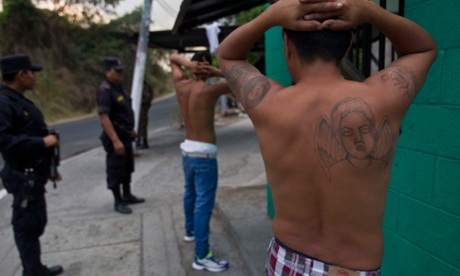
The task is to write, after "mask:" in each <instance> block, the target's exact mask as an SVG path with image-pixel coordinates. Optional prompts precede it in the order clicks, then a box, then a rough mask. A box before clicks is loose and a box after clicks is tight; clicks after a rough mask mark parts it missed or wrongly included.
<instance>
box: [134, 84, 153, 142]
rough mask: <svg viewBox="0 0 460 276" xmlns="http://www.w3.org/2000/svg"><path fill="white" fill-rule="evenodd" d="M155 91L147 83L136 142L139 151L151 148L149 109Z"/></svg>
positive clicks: (143, 93)
mask: <svg viewBox="0 0 460 276" xmlns="http://www.w3.org/2000/svg"><path fill="white" fill-rule="evenodd" d="M152 99H153V89H152V87H151V86H150V85H149V84H148V83H147V82H146V81H145V82H144V89H143V90H142V99H141V110H140V114H139V137H138V139H137V142H136V147H137V148H138V149H148V148H149V141H148V140H149V138H148V124H149V109H150V106H151V105H152Z"/></svg>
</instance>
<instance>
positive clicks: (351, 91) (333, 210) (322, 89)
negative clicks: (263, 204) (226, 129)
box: [249, 78, 407, 269]
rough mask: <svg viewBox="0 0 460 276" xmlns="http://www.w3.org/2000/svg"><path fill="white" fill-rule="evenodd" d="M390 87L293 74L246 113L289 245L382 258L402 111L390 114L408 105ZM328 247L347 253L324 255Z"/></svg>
mask: <svg viewBox="0 0 460 276" xmlns="http://www.w3.org/2000/svg"><path fill="white" fill-rule="evenodd" d="M388 92H390V91H388ZM389 94H390V93H386V95H388V96H385V93H384V91H382V89H378V88H376V87H372V86H370V85H368V84H367V83H358V82H351V81H346V80H343V79H340V78H336V79H335V80H331V79H328V80H327V81H325V82H318V83H314V84H313V83H308V82H305V83H303V82H299V83H298V84H297V85H295V86H292V87H289V88H285V89H283V90H280V91H278V92H277V93H273V94H267V96H266V97H265V99H264V101H263V103H261V104H260V105H259V106H258V108H257V111H254V114H250V116H251V118H252V120H253V122H254V124H255V127H256V131H257V135H258V138H259V143H260V147H261V152H262V155H263V158H264V161H265V166H266V171H267V178H268V182H269V183H270V187H271V189H272V191H273V196H274V198H273V201H274V204H275V210H276V215H275V218H274V222H273V227H274V229H273V230H274V234H275V236H276V237H277V238H278V239H280V240H281V241H283V243H285V244H286V245H287V246H289V247H291V248H293V249H295V250H298V251H300V252H304V253H306V254H308V255H312V256H313V257H315V258H318V259H320V260H324V261H330V262H331V263H335V264H341V263H345V264H347V265H348V266H350V264H353V267H358V268H361V269H362V268H366V269H375V268H377V267H378V266H379V265H380V261H379V260H380V259H381V257H382V256H381V253H382V251H383V250H382V249H383V243H382V241H383V240H382V233H381V230H382V225H381V218H382V216H383V212H384V207H385V199H386V191H387V188H388V183H389V179H390V175H391V166H392V164H391V160H392V157H393V155H394V149H395V147H396V141H397V136H398V130H399V125H400V122H401V118H402V117H401V116H394V115H393V116H394V117H391V118H390V117H388V116H389V114H390V113H391V114H393V113H394V111H391V112H390V109H395V108H396V107H395V106H396V105H398V104H399V107H398V108H399V109H400V112H399V114H403V109H406V108H407V106H406V105H405V104H402V105H401V102H399V103H396V102H394V103H393V105H392V103H391V96H389ZM325 111H328V112H325ZM249 113H251V112H249ZM292 222H296V223H292ZM334 251H336V252H346V254H344V255H342V256H340V255H338V254H337V255H335V258H334V259H330V257H329V256H328V255H329V252H334ZM357 255H360V256H359V258H357ZM358 260H359V261H363V260H366V261H365V262H357V261H358ZM373 260H377V261H376V262H375V265H373V264H372V263H374V261H373Z"/></svg>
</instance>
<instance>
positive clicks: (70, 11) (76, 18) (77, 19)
mask: <svg viewBox="0 0 460 276" xmlns="http://www.w3.org/2000/svg"><path fill="white" fill-rule="evenodd" d="M25 1H30V0H25ZM33 1H34V2H35V3H37V4H40V3H44V4H47V5H48V6H51V7H52V8H53V10H54V11H55V12H56V13H57V14H59V15H60V16H65V17H67V18H68V20H69V21H71V22H73V23H79V24H81V25H84V26H86V25H90V24H93V23H96V22H100V23H102V22H105V21H106V19H107V17H108V16H110V15H114V13H115V12H114V8H115V7H116V6H117V5H118V3H119V2H120V0H33Z"/></svg>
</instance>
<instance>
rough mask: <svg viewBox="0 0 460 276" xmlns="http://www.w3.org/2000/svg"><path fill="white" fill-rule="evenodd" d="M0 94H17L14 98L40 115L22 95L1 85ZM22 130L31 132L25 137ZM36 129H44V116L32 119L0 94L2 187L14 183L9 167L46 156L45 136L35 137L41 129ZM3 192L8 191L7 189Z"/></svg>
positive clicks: (40, 134)
mask: <svg viewBox="0 0 460 276" xmlns="http://www.w3.org/2000/svg"><path fill="white" fill-rule="evenodd" d="M0 91H8V92H9V93H11V92H12V93H16V94H17V95H16V96H17V97H20V98H21V99H23V100H25V101H27V102H28V104H30V106H31V107H33V108H35V109H36V112H35V113H36V114H40V115H41V112H40V111H39V110H38V109H37V108H36V107H35V106H34V104H33V103H32V102H31V101H29V100H27V99H26V98H25V97H24V96H23V95H22V94H20V93H18V92H16V91H14V90H12V89H10V88H9V87H7V86H5V85H0ZM37 119H38V120H39V121H37ZM25 126H31V129H29V130H28V131H31V133H28V134H25V133H24V132H25ZM37 127H43V128H45V127H46V124H45V122H44V120H43V115H41V118H33V117H32V116H31V114H29V112H28V111H27V110H25V109H24V108H23V107H22V106H21V105H20V104H19V103H18V101H16V100H14V99H12V98H10V97H9V96H7V95H4V94H2V93H0V151H1V153H2V155H3V159H4V160H5V166H4V168H3V169H2V171H1V172H0V177H1V178H2V179H3V180H4V184H5V186H8V185H7V184H8V183H7V182H8V181H7V180H8V179H15V177H14V176H13V175H12V172H11V165H13V166H14V165H18V164H25V163H27V162H29V161H30V160H33V159H34V158H37V157H42V156H46V155H47V154H48V151H47V149H46V148H45V144H44V142H43V134H44V133H38V131H39V130H40V129H37ZM42 131H43V132H44V131H46V129H42ZM6 188H7V189H8V187H6Z"/></svg>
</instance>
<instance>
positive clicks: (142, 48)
mask: <svg viewBox="0 0 460 276" xmlns="http://www.w3.org/2000/svg"><path fill="white" fill-rule="evenodd" d="M152 1H153V0H144V7H143V9H142V19H141V26H140V30H139V40H138V43H137V52H136V64H135V68H134V76H133V85H132V88H131V98H132V99H133V102H132V108H133V110H134V119H135V126H134V129H135V130H136V131H137V132H139V116H140V109H141V98H142V89H143V88H144V77H145V63H146V61H147V49H148V43H149V34H150V13H151V11H152Z"/></svg>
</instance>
